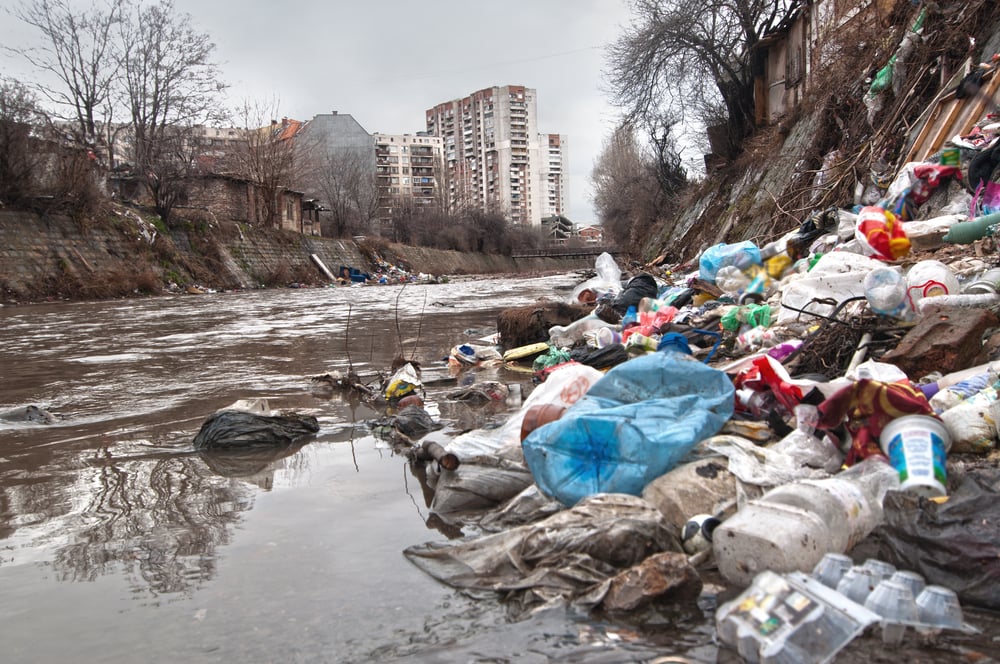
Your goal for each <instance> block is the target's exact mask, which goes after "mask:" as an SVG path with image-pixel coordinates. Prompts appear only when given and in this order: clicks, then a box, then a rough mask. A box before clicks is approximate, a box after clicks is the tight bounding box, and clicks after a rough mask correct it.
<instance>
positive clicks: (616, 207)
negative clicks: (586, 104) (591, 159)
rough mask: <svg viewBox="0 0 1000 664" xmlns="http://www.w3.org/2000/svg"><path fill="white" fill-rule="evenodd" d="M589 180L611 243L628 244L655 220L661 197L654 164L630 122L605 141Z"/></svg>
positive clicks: (626, 245) (596, 207) (624, 245)
mask: <svg viewBox="0 0 1000 664" xmlns="http://www.w3.org/2000/svg"><path fill="white" fill-rule="evenodd" d="M591 180H592V182H593V185H594V207H595V209H596V211H597V216H598V217H599V218H600V220H601V225H602V226H603V227H604V231H605V234H606V235H607V236H608V239H609V240H611V241H612V242H614V243H615V244H617V245H619V246H621V247H628V246H630V245H631V243H632V242H633V238H635V237H636V236H637V235H639V234H640V233H641V232H642V230H644V229H646V228H648V227H649V226H650V225H651V224H652V223H653V222H655V221H656V219H657V216H658V214H659V203H660V201H661V200H662V196H663V194H662V190H661V188H660V183H659V181H658V179H657V169H656V165H655V162H654V160H653V159H652V158H651V157H650V155H649V154H648V152H647V151H644V150H643V148H642V146H640V144H639V142H638V140H637V139H636V135H635V131H634V130H633V129H632V127H631V126H630V125H622V126H621V127H619V128H618V129H617V130H616V131H615V132H614V133H613V134H612V135H611V137H610V138H608V139H607V140H606V141H605V145H604V149H603V150H602V152H601V154H600V155H599V156H598V158H597V161H596V163H595V164H594V169H593V171H592V172H591Z"/></svg>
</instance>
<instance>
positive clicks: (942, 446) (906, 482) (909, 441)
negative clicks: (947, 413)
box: [879, 415, 951, 498]
mask: <svg viewBox="0 0 1000 664" xmlns="http://www.w3.org/2000/svg"><path fill="white" fill-rule="evenodd" d="M879 443H880V445H881V447H882V451H883V452H884V453H885V454H886V455H888V457H889V463H891V464H892V466H893V468H895V469H896V470H898V471H899V481H900V489H902V490H904V491H913V492H915V493H918V494H919V495H922V496H925V497H927V498H932V497H934V496H944V495H947V493H948V490H947V488H946V487H947V482H948V480H947V475H946V468H945V457H946V452H947V450H948V448H949V447H951V436H950V435H949V433H948V429H946V428H945V426H944V423H942V422H941V420H939V419H937V418H936V417H930V416H928V415H903V416H902V417H897V418H896V419H894V420H892V421H891V422H889V423H888V424H887V425H886V426H885V427H884V428H883V429H882V434H881V436H880V437H879Z"/></svg>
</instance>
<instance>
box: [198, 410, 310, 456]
mask: <svg viewBox="0 0 1000 664" xmlns="http://www.w3.org/2000/svg"><path fill="white" fill-rule="evenodd" d="M317 431H319V422H318V421H317V420H316V418H315V417H313V416H312V415H299V414H297V413H285V414H278V415H262V414H259V413H252V412H248V411H245V410H220V411H217V412H215V413H213V414H212V415H210V416H209V418H208V419H207V420H205V422H204V423H203V424H202V425H201V429H200V430H199V431H198V434H197V435H196V436H195V437H194V448H195V449H196V450H202V449H207V448H216V447H245V446H249V445H288V444H289V443H294V442H296V441H299V440H302V439H303V438H305V437H307V436H311V435H312V434H314V433H316V432H317Z"/></svg>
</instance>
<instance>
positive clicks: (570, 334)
mask: <svg viewBox="0 0 1000 664" xmlns="http://www.w3.org/2000/svg"><path fill="white" fill-rule="evenodd" d="M602 327H610V328H615V327H617V326H616V325H614V324H612V323H608V322H607V321H604V320H601V319H600V318H599V317H598V316H597V315H596V314H588V315H587V316H584V317H583V318H580V319H579V320H575V321H573V322H572V323H570V324H569V325H553V326H552V327H550V328H549V343H551V344H552V345H553V346H555V347H556V348H565V347H567V346H572V345H573V344H575V343H576V342H577V341H579V340H580V339H582V338H583V333H584V332H586V331H587V330H597V329H600V328H602Z"/></svg>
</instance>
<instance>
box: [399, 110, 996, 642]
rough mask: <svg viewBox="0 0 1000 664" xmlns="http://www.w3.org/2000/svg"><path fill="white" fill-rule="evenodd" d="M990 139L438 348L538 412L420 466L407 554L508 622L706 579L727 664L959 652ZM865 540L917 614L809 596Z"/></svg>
mask: <svg viewBox="0 0 1000 664" xmlns="http://www.w3.org/2000/svg"><path fill="white" fill-rule="evenodd" d="M998 136H1000V123H998V122H996V118H995V117H993V116H987V117H984V118H983V120H982V121H981V122H980V123H979V124H977V125H976V128H975V130H974V131H973V132H972V133H971V134H969V135H965V136H956V137H955V138H954V139H953V140H952V141H950V142H948V143H946V144H945V145H944V146H943V147H942V149H941V150H939V151H938V152H937V153H936V154H934V155H933V156H932V158H930V159H929V160H928V161H924V162H918V163H909V164H906V165H904V166H903V167H902V168H901V169H900V171H899V174H898V176H897V177H896V178H895V180H893V181H892V182H891V183H889V184H888V186H887V187H886V188H885V189H884V190H881V191H880V192H879V194H880V197H879V199H878V200H866V201H862V202H859V203H857V204H855V205H851V206H845V207H842V208H841V207H836V208H828V209H823V210H816V211H814V212H813V213H811V214H809V215H808V216H807V218H805V219H804V220H803V221H802V223H801V225H800V227H799V228H797V229H795V230H794V231H792V232H790V233H788V234H786V235H785V236H783V237H781V238H779V239H777V240H775V241H774V242H770V243H767V244H765V245H764V246H757V245H756V244H755V243H753V242H750V241H744V242H738V243H734V244H718V245H715V246H712V247H709V248H708V249H706V250H705V251H704V252H703V253H702V254H701V256H700V257H699V259H698V261H697V265H688V266H685V265H672V266H666V267H664V266H659V267H657V268H656V269H654V268H653V266H647V268H646V270H647V271H644V272H640V273H636V274H632V275H631V276H629V277H628V278H627V279H626V278H624V277H623V274H622V271H621V269H620V268H619V267H618V265H617V264H616V263H615V261H614V259H613V257H612V256H610V255H608V254H604V255H602V256H600V257H599V258H598V259H597V262H596V264H595V276H594V277H593V278H592V279H589V280H586V281H584V282H583V283H580V284H579V285H578V286H577V287H576V288H575V289H574V290H573V292H572V293H571V294H570V296H569V298H568V301H565V302H560V303H558V305H559V307H561V310H560V314H559V315H563V316H564V315H565V313H566V311H567V309H566V305H572V306H573V307H576V308H582V312H581V315H580V316H579V317H578V318H575V319H574V320H572V321H569V322H567V324H561V325H552V326H550V327H549V328H548V329H547V331H546V332H545V333H544V334H543V335H539V336H538V338H531V332H530V330H535V329H537V328H538V325H537V323H538V321H539V320H544V311H542V310H543V309H544V305H539V307H538V308H537V309H536V311H535V312H533V314H532V316H531V317H530V320H528V318H525V317H522V318H524V319H525V321H526V322H525V327H524V328H523V329H521V330H520V331H518V330H511V329H510V328H511V325H510V321H509V320H507V321H504V320H501V321H498V329H501V330H506V331H507V334H506V335H505V334H504V333H500V334H498V335H496V337H494V338H490V339H484V340H482V341H481V343H479V344H478V345H477V344H469V343H466V344H460V345H459V346H456V347H455V349H454V350H453V351H452V357H451V358H449V362H450V363H451V364H453V365H454V366H459V367H461V368H462V369H463V370H473V371H475V370H476V369H477V368H478V367H482V366H490V367H495V366H496V365H498V364H500V365H502V366H504V367H506V368H508V369H511V370H513V371H520V372H529V373H530V374H531V375H532V377H533V383H534V389H533V390H532V391H531V392H530V394H528V395H527V396H526V398H524V399H523V400H522V399H521V398H520V396H518V398H517V399H516V400H513V401H508V402H507V403H509V404H510V408H511V414H510V417H509V418H508V419H507V420H506V422H505V423H504V424H503V425H502V426H499V427H496V428H492V429H482V430H473V431H469V432H466V433H463V434H461V435H459V436H457V437H455V438H454V439H452V440H450V441H448V442H447V443H442V444H441V447H442V448H443V449H441V450H440V451H439V452H438V453H437V454H436V456H431V457H425V458H429V459H432V460H433V459H434V458H443V456H444V454H449V455H452V457H453V458H454V460H453V461H452V462H450V463H449V464H448V466H450V467H444V466H442V465H441V464H438V465H437V467H435V466H434V464H433V463H431V464H429V467H428V478H429V483H430V485H431V486H432V488H433V497H432V499H431V500H430V509H431V512H432V513H433V514H434V515H435V517H436V518H438V519H440V520H441V521H443V522H445V523H448V524H450V525H451V526H453V527H454V528H455V529H456V530H457V532H460V533H461V536H460V538H458V539H457V540H456V541H450V542H447V543H437V542H432V543H427V544H424V545H418V546H412V547H410V548H408V549H407V550H406V551H405V555H406V557H407V558H408V559H409V560H411V561H412V562H413V563H414V564H416V565H417V566H418V567H420V568H421V569H422V570H424V571H425V572H427V573H428V574H430V575H432V576H433V577H434V578H436V579H439V580H440V581H442V582H444V583H446V584H449V585H451V586H454V587H456V588H462V589H467V590H474V591H483V590H492V591H495V592H497V593H499V596H500V597H502V598H503V600H504V601H505V602H506V603H507V606H508V607H510V611H511V615H512V616H513V617H515V618H520V617H524V616H526V615H527V614H529V613H530V612H532V611H534V610H537V609H538V608H540V607H545V606H549V605H551V604H553V603H557V602H558V603H566V604H570V605H573V606H577V607H581V608H584V609H587V610H592V609H598V608H599V609H601V610H604V611H608V612H615V611H633V610H635V609H637V608H641V607H645V606H649V605H650V604H655V603H658V602H665V601H666V602H678V601H687V602H691V601H694V600H695V599H696V598H697V597H698V596H699V593H701V592H702V588H703V582H702V577H703V576H704V575H706V574H713V575H718V576H721V578H722V580H723V581H724V583H726V584H727V585H728V586H729V587H731V588H733V589H736V590H740V589H746V590H745V591H744V594H743V595H740V596H739V597H738V598H736V599H734V600H733V602H732V603H730V604H725V605H723V606H721V607H720V608H719V609H718V611H717V613H716V619H717V626H718V636H719V640H720V641H721V643H722V644H724V645H725V646H727V647H731V648H733V649H734V650H737V651H738V652H739V653H740V654H741V655H742V656H743V657H744V658H746V659H747V660H748V661H817V662H819V661H829V659H830V658H832V657H833V656H834V655H835V653H836V652H837V651H838V650H839V649H840V648H842V647H843V646H844V645H846V644H847V643H848V642H850V640H851V639H852V638H854V637H855V636H856V635H857V634H859V633H861V632H863V631H864V630H865V628H866V627H868V626H869V625H874V624H880V625H882V628H883V638H884V640H885V641H886V642H887V643H898V642H900V640H901V639H902V638H903V637H904V635H907V634H927V633H929V632H933V633H934V634H939V633H941V632H942V631H943V632H944V633H945V634H947V632H948V631H949V630H952V631H956V632H962V631H964V632H968V631H970V630H974V629H975V628H974V627H973V626H970V625H969V624H967V623H965V622H963V621H962V619H961V618H958V619H956V618H955V617H954V616H955V612H956V611H960V607H961V604H965V605H970V606H975V607H982V608H987V609H1000V590H998V588H1000V584H998V583H997V581H998V580H1000V529H998V526H997V524H1000V519H998V517H1000V514H996V513H995V512H996V511H997V510H998V509H1000V508H998V507H997V505H1000V502H998V500H997V498H998V492H1000V471H998V470H997V463H996V462H997V459H998V454H997V452H996V445H997V440H998V438H1000V432H998V422H1000V359H998V358H1000V317H998V310H1000V256H998V252H997V245H996V239H995V234H996V232H997V229H998V228H1000V198H998V197H997V196H995V194H996V193H997V192H998V191H1000V185H998V184H996V183H994V182H993V181H992V175H993V172H992V169H984V167H983V163H984V160H989V163H991V164H992V163H995V162H994V161H993V160H992V156H991V155H992V151H994V150H1000V147H998V146H1000V142H998V140H1000V139H998ZM970 175H973V176H975V177H976V178H978V181H976V182H971V181H970ZM869 198H871V196H870V195H869ZM995 199H996V200H995ZM553 306H555V305H553ZM539 312H541V313H539ZM536 314H537V315H536ZM501 318H503V316H501ZM529 323H530V325H531V326H533V327H530V328H529V327H528V326H529ZM525 335H527V336H525ZM505 337H506V339H505ZM511 339H517V345H516V346H514V347H511V345H510V343H509V341H510V340H511ZM399 380H400V381H401V382H399V383H396V387H395V388H394V389H398V385H399V384H403V385H412V384H413V376H412V372H411V375H410V376H409V378H407V376H405V375H404V376H401V377H400V378H399ZM407 381H409V382H407ZM503 387H504V386H503V385H502V384H501V385H500V386H499V387H496V386H489V388H488V389H487V388H484V389H483V390H482V392H483V398H484V399H495V400H504V399H507V397H508V396H509V392H507V391H505V390H504V389H502V388H503ZM387 396H388V395H387ZM862 544H864V545H865V546H864V547H863V550H864V551H866V552H872V551H874V552H875V553H876V554H877V555H876V557H877V560H876V562H881V563H883V564H885V565H890V566H893V567H894V569H895V570H904V571H906V572H907V573H908V574H910V575H912V576H913V577H919V582H920V586H921V590H917V589H915V588H913V587H904V588H903V589H902V590H900V586H902V582H901V581H900V580H899V579H896V581H893V583H892V584H889V585H888V586H883V585H880V582H882V581H885V580H887V579H890V578H893V577H892V573H891V572H890V573H888V574H885V575H883V576H884V577H885V578H882V577H879V576H878V575H876V574H874V573H873V574H869V575H868V576H865V577H864V578H863V579H862V581H860V582H858V583H859V584H860V585H858V586H857V588H856V589H853V590H852V591H851V594H846V595H845V594H844V592H845V591H844V590H842V589H841V588H840V587H839V586H837V585H836V584H833V585H830V584H829V582H828V580H827V586H824V585H823V583H824V582H823V581H821V580H817V578H816V577H818V576H822V574H821V573H822V572H823V570H824V569H826V568H827V567H829V565H831V564H833V563H832V562H831V561H834V562H838V563H839V564H841V565H842V566H843V568H842V569H841V572H846V571H847V569H848V568H850V567H851V565H853V564H854V562H857V563H858V567H859V568H860V567H861V566H862V565H861V564H862V563H863V562H864V560H865V558H862V559H861V560H857V561H854V562H852V561H851V558H850V557H848V556H849V554H851V553H852V552H855V551H858V552H859V553H858V554H857V555H859V556H861V555H864V556H868V553H864V554H862V553H860V551H861V550H862V549H861V548H859V547H861V545H862ZM831 556H832V558H831ZM837 556H839V558H837ZM859 574H861V573H860V572H859ZM907 580H910V581H912V580H913V578H909V579H907ZM924 586H926V587H927V588H928V589H929V588H934V589H935V590H933V591H932V592H931V593H930V594H929V595H927V596H926V597H925V595H923V594H921V591H922V589H923V587H924ZM904 591H905V592H904ZM838 593H840V594H838ZM921 598H923V599H921ZM880 602H886V603H895V604H894V605H893V606H892V607H891V611H890V609H889V608H886V607H887V606H888V605H887V604H881V603H880ZM932 602H937V603H941V602H944V603H946V604H948V607H949V608H948V609H947V611H950V612H951V613H950V614H948V619H947V620H945V619H943V618H941V615H940V614H941V612H942V611H945V609H940V607H935V608H934V609H933V610H931V609H928V608H927V605H928V604H930V603H932ZM873 607H874V608H873ZM922 611H927V612H929V613H926V615H927V616H931V617H927V618H926V619H925V618H922V617H921V616H925V613H922ZM934 611H938V613H934ZM887 612H888V613H887ZM890 613H891V615H890ZM887 616H888V617H887ZM817 621H819V622H817ZM804 625H805V626H806V627H802V626H804ZM817 625H819V626H822V625H826V626H827V627H828V628H829V629H826V628H824V629H826V631H825V632H824V634H826V635H827V636H829V637H830V638H827V639H825V640H822V642H821V643H818V642H817V637H816V634H815V629H818V628H817ZM800 627H802V630H801V631H800V630H799V628H800ZM909 628H912V629H909ZM809 630H812V631H809ZM820 631H823V630H820ZM834 636H835V637H836V638H834ZM803 644H808V647H807V646H806V645H803ZM798 648H805V650H797V649H798Z"/></svg>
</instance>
